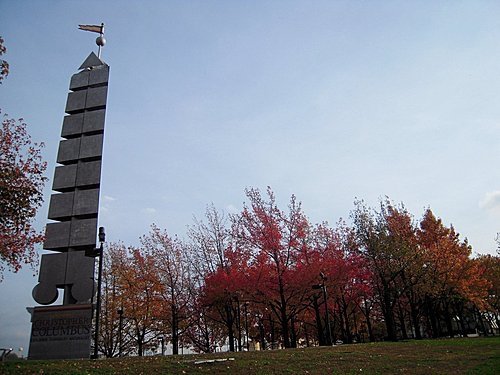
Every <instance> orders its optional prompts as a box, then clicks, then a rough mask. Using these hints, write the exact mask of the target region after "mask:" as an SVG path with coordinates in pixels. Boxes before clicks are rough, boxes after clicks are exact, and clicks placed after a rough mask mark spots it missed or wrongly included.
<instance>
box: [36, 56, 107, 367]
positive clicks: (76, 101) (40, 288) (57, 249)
mask: <svg viewBox="0 0 500 375" xmlns="http://www.w3.org/2000/svg"><path fill="white" fill-rule="evenodd" d="M108 78H109V66H108V65H107V64H105V63H104V62H103V61H102V60H101V59H100V58H98V57H97V56H96V55H95V54H94V53H93V52H92V53H91V54H90V55H89V56H88V57H87V59H86V60H85V61H84V62H83V64H82V65H81V66H80V68H79V72H78V73H76V74H74V75H73V76H72V77H71V82H70V86H69V90H70V92H69V93H68V98H67V102H66V109H65V112H66V114H67V115H66V116H65V117H64V120H63V124H62V131H61V137H62V140H61V141H60V143H59V151H58V155H57V163H58V164H59V165H58V166H56V168H55V173H54V179H53V184H52V190H53V191H54V193H53V194H52V196H51V198H50V205H49V214H48V219H49V220H52V222H50V223H48V224H47V226H46V232H45V242H44V246H43V248H44V249H46V250H50V251H52V253H50V254H44V255H42V259H41V264H40V272H39V277H38V281H39V283H38V284H37V285H36V286H35V288H34V289H33V298H34V299H35V301H36V302H37V303H39V304H40V305H44V306H37V307H34V308H33V309H32V313H31V323H32V326H31V340H30V347H29V355H28V357H29V358H30V359H65V358H89V356H90V346H91V331H92V311H93V309H92V302H93V296H94V294H95V291H96V286H95V283H94V263H95V262H94V258H92V257H87V256H86V255H85V252H86V251H87V252H89V251H90V252H92V251H93V250H94V249H95V247H96V236H97V215H98V210H99V189H100V181H101V160H102V148H103V137H104V121H105V113H106V98H107V92H108ZM59 289H61V290H63V291H64V296H63V301H62V304H59V305H53V303H54V302H56V301H57V299H58V296H59V291H58V290H59Z"/></svg>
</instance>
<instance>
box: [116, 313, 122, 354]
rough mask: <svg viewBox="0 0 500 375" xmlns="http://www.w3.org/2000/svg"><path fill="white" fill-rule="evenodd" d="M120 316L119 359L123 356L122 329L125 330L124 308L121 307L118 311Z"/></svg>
mask: <svg viewBox="0 0 500 375" xmlns="http://www.w3.org/2000/svg"><path fill="white" fill-rule="evenodd" d="M117 313H118V316H119V321H118V339H119V340H120V341H119V344H120V346H118V357H121V356H122V342H123V341H122V340H123V339H122V328H123V307H120V308H119V309H118V310H117Z"/></svg>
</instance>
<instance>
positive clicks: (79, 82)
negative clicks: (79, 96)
mask: <svg viewBox="0 0 500 375" xmlns="http://www.w3.org/2000/svg"><path fill="white" fill-rule="evenodd" d="M89 77H90V72H89V71H88V70H84V71H82V72H80V73H76V74H73V76H72V77H71V81H70V84H69V89H70V90H71V91H75V90H77V89H80V88H82V87H87V86H88V85H89Z"/></svg>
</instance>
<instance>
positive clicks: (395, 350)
mask: <svg viewBox="0 0 500 375" xmlns="http://www.w3.org/2000/svg"><path fill="white" fill-rule="evenodd" d="M213 359H219V360H221V361H215V362H211V363H198V364H197V363H195V362H196V361H200V360H213ZM0 373H1V374H148V375H151V374H160V373H161V374H217V375H220V374H244V375H251V374H395V373H398V374H399V373H407V374H455V375H456V374H500V337H490V338H460V339H444V340H422V341H405V342H396V343H388V342H384V343H374V344H355V345H340V346H335V347H328V348H327V347H314V348H303V349H287V350H273V351H262V352H258V351H256V352H243V353H216V354H205V355H180V356H175V357H173V356H167V357H142V358H139V357H129V358H122V359H100V360H96V361H93V360H78V361H16V362H5V363H2V364H0Z"/></svg>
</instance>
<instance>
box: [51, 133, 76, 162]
mask: <svg viewBox="0 0 500 375" xmlns="http://www.w3.org/2000/svg"><path fill="white" fill-rule="evenodd" d="M79 155H80V138H71V139H67V140H64V141H61V142H59V152H58V153H57V162H58V163H59V164H68V163H73V162H75V161H77V160H78V157H79Z"/></svg>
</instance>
